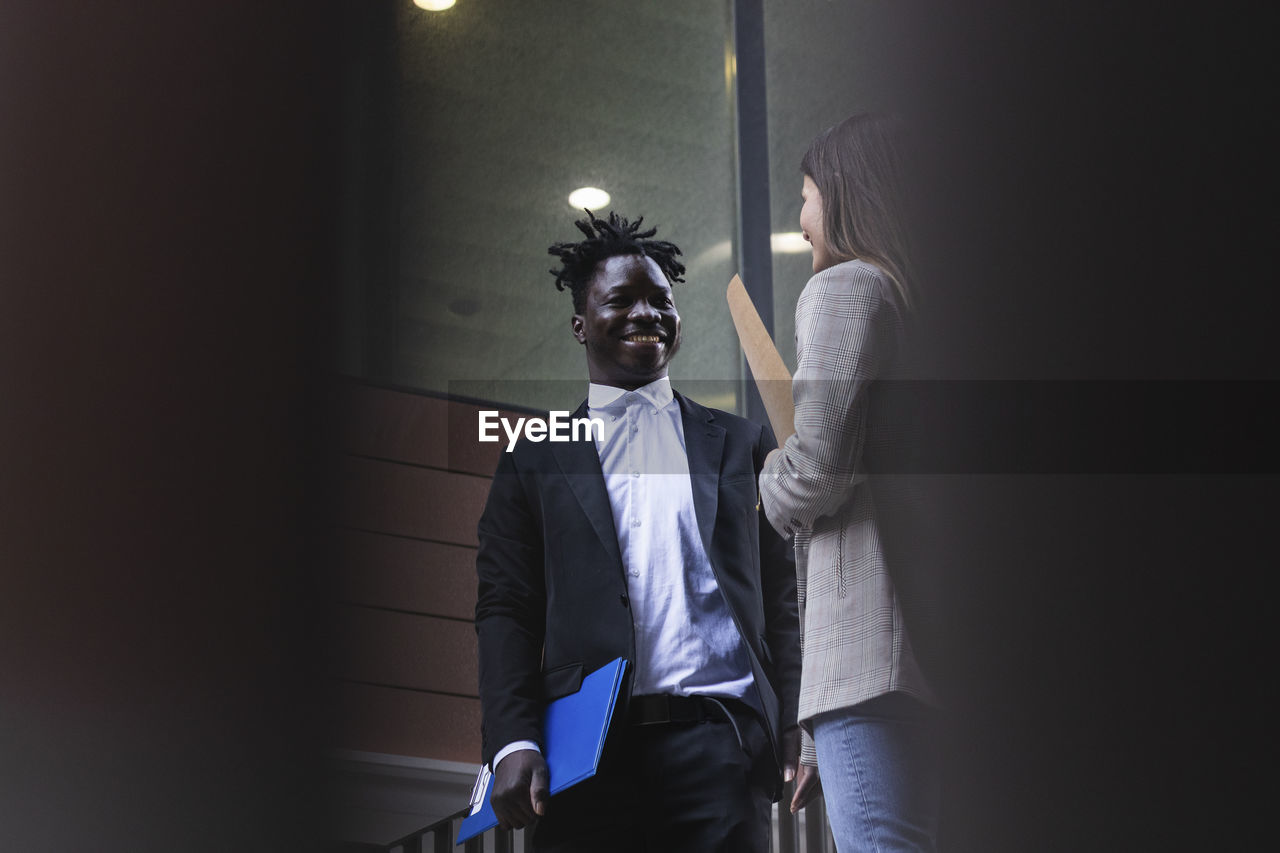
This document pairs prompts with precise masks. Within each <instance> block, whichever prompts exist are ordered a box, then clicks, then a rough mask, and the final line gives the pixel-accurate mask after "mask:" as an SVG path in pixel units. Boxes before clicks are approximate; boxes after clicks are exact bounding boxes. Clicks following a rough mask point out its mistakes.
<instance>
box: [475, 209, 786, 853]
mask: <svg viewBox="0 0 1280 853" xmlns="http://www.w3.org/2000/svg"><path fill="white" fill-rule="evenodd" d="M642 221H643V218H641V219H637V220H635V221H634V222H628V221H627V220H626V219H624V218H622V217H619V216H617V215H616V214H612V213H611V214H610V215H609V218H608V220H602V219H598V218H596V217H595V216H594V215H592V214H590V212H588V218H587V219H586V220H582V221H579V222H577V223H575V224H576V225H577V227H578V229H579V230H580V231H581V232H582V233H583V234H584V235H585V236H586V239H585V240H583V241H582V242H579V243H557V244H555V245H554V246H552V247H551V248H550V250H549V251H550V252H551V253H552V254H554V255H556V256H557V257H558V258H559V259H560V261H561V264H562V266H561V268H560V269H558V270H552V273H553V274H554V275H555V277H556V286H557V287H558V288H560V289H561V290H563V289H564V288H565V287H568V288H569V291H570V293H571V294H572V296H573V309H574V314H573V318H572V321H571V326H572V330H573V336H574V338H575V339H577V341H578V342H579V343H580V344H582V345H583V347H584V349H585V352H586V360H587V376H588V378H589V380H590V384H589V387H588V394H587V400H586V401H585V402H583V404H582V405H581V406H580V407H579V408H578V410H577V411H576V412H575V413H574V417H584V416H590V417H591V418H599V419H601V421H603V423H604V425H605V430H604V434H603V435H602V436H599V435H597V436H595V437H594V438H593V440H592V441H577V442H561V443H554V444H553V443H545V442H542V443H539V442H531V441H527V440H524V441H520V442H519V443H517V444H516V446H515V448H514V450H513V451H512V452H511V453H504V454H502V458H501V461H500V462H499V465H498V470H497V473H496V474H495V476H494V480H493V484H492V486H491V488H490V492H489V500H488V503H487V504H486V506H485V510H484V514H483V516H482V517H481V519H480V525H479V538H480V548H479V552H478V555H477V560H476V565H477V574H478V577H479V594H478V598H477V603H476V631H477V634H478V636H479V652H480V699H481V705H482V731H483V750H484V760H485V762H486V763H488V764H489V765H490V767H491V768H493V772H494V786H493V793H492V796H491V801H492V803H493V808H494V812H495V814H496V815H497V816H498V819H499V823H500V825H501V826H504V827H517V828H518V827H523V826H528V825H533V826H534V829H533V834H532V840H533V847H534V849H535V850H538V851H600V850H610V851H663V853H666V851H689V852H690V853H693V851H697V853H706V851H748V853H750V851H760V853H765V851H767V850H768V849H769V815H770V808H769V804H770V802H772V801H773V800H775V799H776V798H777V796H778V794H779V793H780V790H781V784H782V779H783V776H784V775H785V776H786V777H787V778H790V776H791V775H792V774H793V773H794V770H795V765H796V761H797V758H798V755H799V730H798V729H797V728H795V725H796V701H797V698H798V687H799V673H800V645H799V634H798V625H797V617H796V584H795V571H794V566H793V563H792V561H791V556H790V553H789V549H788V548H787V546H786V544H785V542H784V541H783V540H782V539H781V538H780V537H779V536H778V535H777V534H776V533H775V532H774V531H773V529H772V527H771V526H770V525H769V524H768V523H767V522H764V521H763V519H762V516H761V515H760V507H759V499H758V493H757V491H756V478H757V476H758V474H759V472H760V468H761V466H762V465H763V463H764V459H765V457H766V456H767V455H768V453H769V451H770V450H772V449H773V447H774V440H773V436H772V434H771V433H770V432H769V431H768V429H767V428H766V427H762V426H761V425H759V424H756V423H754V422H751V421H747V420H745V419H743V418H740V417H737V416H736V415H731V414H728V413H726V412H721V411H716V410H714V409H708V408H704V407H703V406H700V405H698V404H697V403H695V402H693V401H692V400H689V399H688V398H686V397H684V396H682V395H680V394H678V393H676V392H674V391H673V390H672V388H671V382H670V380H669V379H668V378H667V365H668V364H669V363H670V361H671V358H672V357H673V356H674V355H675V354H676V352H677V350H678V349H679V347H680V315H679V313H678V312H677V311H676V306H675V298H674V296H673V294H672V284H673V283H674V282H679V281H682V280H683V279H682V278H681V276H682V274H683V273H684V266H683V265H682V264H681V263H680V262H679V260H678V259H677V256H679V255H680V250H679V249H678V248H677V247H676V246H675V245H673V244H671V243H668V242H666V241H661V240H654V239H652V238H653V236H654V234H655V233H656V230H655V229H649V230H647V231H641V230H640V225H641V222H642ZM617 657H623V658H626V659H627V660H628V661H629V663H630V666H629V667H628V670H627V680H626V682H625V683H624V685H623V689H622V692H621V695H620V698H619V705H618V709H617V711H616V713H615V715H614V718H613V723H612V725H611V727H610V731H609V734H608V737H607V739H606V742H605V748H604V753H603V756H602V758H601V761H600V769H599V771H598V773H597V774H596V776H594V777H593V778H591V779H589V780H587V781H585V782H582V783H580V784H578V785H575V786H573V787H571V788H569V789H567V790H565V791H564V792H562V793H560V794H558V795H557V796H556V797H555V798H554V799H552V798H550V797H549V796H548V793H547V786H548V779H547V771H546V764H545V762H544V760H543V758H542V754H541V739H542V730H541V717H542V711H543V708H544V707H545V704H546V703H547V702H548V701H550V700H552V699H555V698H558V697H559V696H562V695H566V694H568V693H571V692H573V691H574V690H576V689H577V687H578V685H579V684H580V683H581V680H582V677H583V675H584V674H586V673H590V672H591V671H593V670H595V669H597V668H599V667H601V666H603V665H605V664H606V663H608V662H609V661H611V660H613V659H614V658H617Z"/></svg>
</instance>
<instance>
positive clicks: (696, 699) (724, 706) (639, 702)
mask: <svg viewBox="0 0 1280 853" xmlns="http://www.w3.org/2000/svg"><path fill="white" fill-rule="evenodd" d="M734 713H738V714H749V713H751V707H750V706H749V705H747V704H746V703H744V702H741V701H739V700H737V699H725V698H719V697H711V696H672V695H670V694H668V693H647V694H644V695H643V696H632V697H631V705H630V707H629V709H628V718H627V719H628V721H629V722H630V723H631V725H633V726H656V725H660V724H662V723H701V722H705V721H712V722H721V723H733V725H734V728H735V729H736V728H737V723H735V722H734V720H733V714H734Z"/></svg>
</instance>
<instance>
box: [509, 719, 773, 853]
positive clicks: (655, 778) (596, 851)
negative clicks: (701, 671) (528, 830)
mask: <svg viewBox="0 0 1280 853" xmlns="http://www.w3.org/2000/svg"><path fill="white" fill-rule="evenodd" d="M733 716H734V721H735V722H736V723H737V726H736V731H735V726H734V725H731V724H730V723H729V721H728V720H707V721H703V722H696V723H662V724H658V725H646V726H637V725H633V724H630V723H628V722H626V721H617V720H615V724H616V725H615V727H614V728H613V730H611V731H610V733H609V740H608V741H606V743H605V749H604V753H603V755H602V756H601V758H600V768H599V770H598V771H597V773H596V775H595V776H593V777H592V778H591V779H588V780H587V781H585V782H582V783H579V784H578V785H575V786H573V787H572V788H568V789H566V790H564V791H562V792H561V793H559V794H557V795H555V796H554V797H552V798H551V801H550V803H549V805H548V809H547V814H546V815H545V816H543V817H542V818H541V819H540V820H539V821H538V824H537V826H536V827H535V828H534V830H533V833H532V836H533V849H534V850H536V851H538V853H614V851H618V853H768V851H769V833H770V805H771V796H770V794H771V791H772V785H773V782H774V777H775V776H776V774H777V765H776V762H775V760H774V757H773V753H772V748H771V747H770V745H769V737H768V735H767V734H766V733H765V730H764V727H763V725H762V724H761V722H760V719H759V717H758V716H757V715H756V714H754V713H751V712H735V713H734V715H733Z"/></svg>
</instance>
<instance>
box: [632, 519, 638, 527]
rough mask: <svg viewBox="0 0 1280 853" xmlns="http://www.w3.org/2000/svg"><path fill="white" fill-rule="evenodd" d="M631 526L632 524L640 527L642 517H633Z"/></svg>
mask: <svg viewBox="0 0 1280 853" xmlns="http://www.w3.org/2000/svg"><path fill="white" fill-rule="evenodd" d="M631 526H632V527H639V526H640V519H638V518H633V519H631Z"/></svg>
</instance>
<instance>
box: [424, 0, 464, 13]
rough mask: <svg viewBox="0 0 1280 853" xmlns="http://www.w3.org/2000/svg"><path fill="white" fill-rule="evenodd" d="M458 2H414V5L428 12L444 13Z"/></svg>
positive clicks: (433, 0) (426, 0) (430, 0)
mask: <svg viewBox="0 0 1280 853" xmlns="http://www.w3.org/2000/svg"><path fill="white" fill-rule="evenodd" d="M456 2H458V0H413V5H415V6H417V7H418V8H419V9H426V10H427V11H428V12H443V11H444V10H445V9H448V8H449V7H450V6H452V5H453V4H454V3H456Z"/></svg>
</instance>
